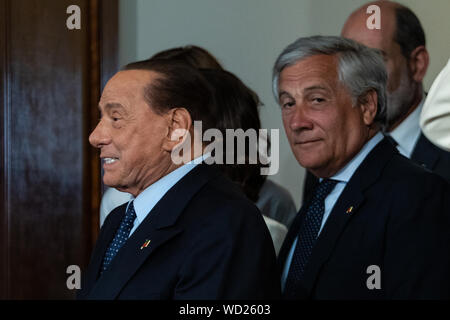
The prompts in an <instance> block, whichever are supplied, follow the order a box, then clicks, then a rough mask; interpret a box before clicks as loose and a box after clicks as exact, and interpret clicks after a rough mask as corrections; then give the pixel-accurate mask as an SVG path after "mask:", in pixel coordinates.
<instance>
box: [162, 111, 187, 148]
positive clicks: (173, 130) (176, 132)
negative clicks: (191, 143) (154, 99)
mask: <svg viewBox="0 0 450 320" xmlns="http://www.w3.org/2000/svg"><path fill="white" fill-rule="evenodd" d="M165 116H166V120H167V122H168V125H169V126H168V129H169V130H168V131H167V136H166V138H165V139H164V143H163V149H164V150H165V151H168V152H171V151H172V150H173V148H174V147H175V146H176V145H178V144H181V143H182V142H184V140H185V139H186V136H187V135H189V134H190V130H191V127H192V118H191V114H190V113H189V111H187V109H185V108H173V109H170V111H169V112H168V113H167V114H166V115H165Z"/></svg>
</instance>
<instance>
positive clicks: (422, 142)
mask: <svg viewBox="0 0 450 320" xmlns="http://www.w3.org/2000/svg"><path fill="white" fill-rule="evenodd" d="M439 152H440V151H439V149H438V148H437V147H435V146H434V145H433V144H432V143H431V142H430V141H429V140H428V139H427V138H426V137H425V135H424V134H423V133H422V132H421V133H420V137H419V141H417V144H416V146H415V148H414V151H413V153H412V155H411V160H413V161H414V162H416V163H419V164H420V165H423V166H425V168H427V169H429V170H432V171H433V170H434V167H435V165H436V163H437V161H438V160H439Z"/></svg>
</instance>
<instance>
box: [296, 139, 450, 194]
mask: <svg viewBox="0 0 450 320" xmlns="http://www.w3.org/2000/svg"><path fill="white" fill-rule="evenodd" d="M411 160H413V161H414V162H416V163H417V164H420V165H421V166H423V167H424V168H427V169H429V170H431V171H433V172H434V173H436V174H438V175H440V176H441V177H443V178H444V179H446V180H447V181H448V182H450V152H447V151H445V150H442V149H440V148H438V147H437V146H435V145H434V144H433V143H431V142H430V141H429V140H428V139H427V138H426V137H425V135H424V134H423V133H421V134H420V137H419V140H418V141H417V144H416V146H415V147H414V150H413V153H412V155H411ZM318 182H319V179H317V177H316V176H314V175H313V174H312V173H310V172H309V171H307V172H306V178H305V181H304V184H303V203H304V202H305V200H306V199H308V198H309V197H310V195H311V192H313V191H314V189H315V186H316V185H317V184H318Z"/></svg>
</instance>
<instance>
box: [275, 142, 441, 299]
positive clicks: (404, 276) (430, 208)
mask: <svg viewBox="0 0 450 320" xmlns="http://www.w3.org/2000/svg"><path fill="white" fill-rule="evenodd" d="M449 199H450V190H449V185H448V183H447V182H446V181H445V180H444V179H442V178H441V177H439V176H437V175H435V174H433V173H431V172H429V171H427V170H425V169H424V168H422V167H421V166H418V165H416V164H414V163H413V162H412V161H410V160H408V159H407V158H405V157H403V156H401V155H400V154H399V153H398V152H397V150H396V149H395V147H394V146H393V145H392V144H391V143H390V142H388V141H387V139H384V140H383V141H381V142H380V143H379V144H378V145H377V146H375V148H374V149H373V150H372V151H371V152H370V153H369V154H368V156H367V158H366V159H365V160H364V161H363V162H362V163H361V165H360V166H359V168H358V169H357V170H356V171H355V173H354V175H353V176H352V178H351V179H350V181H349V182H348V183H347V185H346V187H345V189H344V190H343V192H342V194H341V195H340V197H339V199H338V200H337V202H336V204H335V205H334V207H333V210H332V211H331V214H330V216H329V218H328V220H327V222H326V224H325V226H324V228H323V230H322V231H321V233H320V235H319V238H318V239H317V242H316V244H315V246H314V248H313V251H312V254H311V256H310V259H309V262H308V264H307V266H306V269H305V272H304V276H303V281H302V285H301V288H300V294H299V296H298V298H300V299H308V298H309V299H410V298H412V299H414V298H447V299H448V298H450V280H449V273H450V262H449V260H450V259H449V257H450V248H449V244H450V238H449V234H450V222H449V216H450V212H449V210H450V208H449V203H448V200H449ZM306 207H307V205H305V206H303V207H302V209H301V210H300V212H299V214H298V215H297V217H296V219H295V220H294V222H293V225H292V227H291V229H290V231H289V233H288V235H287V237H286V240H285V243H284V244H283V247H282V249H281V251H280V254H279V267H280V271H281V268H283V267H284V263H285V261H286V257H287V254H288V251H289V249H290V248H291V246H292V243H293V241H294V239H295V236H296V235H297V232H298V230H299V228H300V226H301V224H302V223H303V219H304V216H305V211H306ZM349 208H352V209H349ZM371 265H377V266H379V268H380V270H381V289H379V290H378V289H372V290H369V289H368V287H367V285H366V282H367V280H368V278H369V277H370V276H371V275H372V273H369V274H368V273H367V268H368V267H369V266H371Z"/></svg>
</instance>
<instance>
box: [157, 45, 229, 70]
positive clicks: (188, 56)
mask: <svg viewBox="0 0 450 320" xmlns="http://www.w3.org/2000/svg"><path fill="white" fill-rule="evenodd" d="M151 59H153V60H154V59H170V60H171V61H175V62H180V63H185V64H188V65H190V66H191V67H194V68H205V69H223V68H222V66H221V64H220V63H219V61H217V59H216V58H215V57H214V56H213V55H212V54H211V53H210V52H209V51H208V50H206V49H204V48H201V47H197V46H194V45H187V46H184V47H177V48H172V49H167V50H164V51H160V52H158V53H156V54H155V55H153V56H152V57H151Z"/></svg>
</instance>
